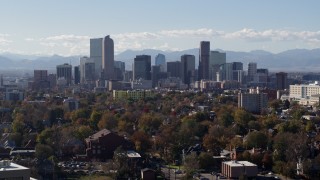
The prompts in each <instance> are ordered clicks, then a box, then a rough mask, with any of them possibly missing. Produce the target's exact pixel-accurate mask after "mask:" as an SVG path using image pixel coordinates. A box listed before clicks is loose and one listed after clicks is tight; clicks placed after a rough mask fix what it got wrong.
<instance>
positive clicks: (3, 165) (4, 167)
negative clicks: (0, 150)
mask: <svg viewBox="0 0 320 180" xmlns="http://www.w3.org/2000/svg"><path fill="white" fill-rule="evenodd" d="M28 169H29V168H27V167H24V166H21V165H19V164H15V163H12V162H11V161H7V160H4V161H0V174H1V172H3V171H17V170H28Z"/></svg>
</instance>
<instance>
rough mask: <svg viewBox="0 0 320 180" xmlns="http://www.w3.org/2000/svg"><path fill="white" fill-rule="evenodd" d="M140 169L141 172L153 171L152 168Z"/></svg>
mask: <svg viewBox="0 0 320 180" xmlns="http://www.w3.org/2000/svg"><path fill="white" fill-rule="evenodd" d="M141 171H142V172H145V171H152V172H154V170H153V169H150V168H144V169H141Z"/></svg>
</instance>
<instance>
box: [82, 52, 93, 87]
mask: <svg viewBox="0 0 320 180" xmlns="http://www.w3.org/2000/svg"><path fill="white" fill-rule="evenodd" d="M94 72H95V63H94V60H93V59H91V58H89V57H86V56H84V57H80V82H81V83H85V82H88V81H94V79H95V73H94Z"/></svg>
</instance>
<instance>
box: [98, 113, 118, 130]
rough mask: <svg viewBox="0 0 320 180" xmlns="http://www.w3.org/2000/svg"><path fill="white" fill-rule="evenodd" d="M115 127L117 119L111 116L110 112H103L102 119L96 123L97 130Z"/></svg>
mask: <svg viewBox="0 0 320 180" xmlns="http://www.w3.org/2000/svg"><path fill="white" fill-rule="evenodd" d="M117 125H118V122H117V119H116V118H115V117H114V116H113V114H112V113H111V112H105V113H103V115H102V118H101V120H100V121H99V123H98V128H99V129H104V128H107V129H114V128H115V127H117Z"/></svg>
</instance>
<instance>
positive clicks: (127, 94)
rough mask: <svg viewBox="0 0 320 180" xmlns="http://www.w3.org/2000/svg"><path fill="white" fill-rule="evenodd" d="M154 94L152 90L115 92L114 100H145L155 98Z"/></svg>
mask: <svg viewBox="0 0 320 180" xmlns="http://www.w3.org/2000/svg"><path fill="white" fill-rule="evenodd" d="M153 96H154V92H153V91H150V90H133V91H129V90H128V91H122V90H119V91H117V90H113V99H144V98H148V97H153Z"/></svg>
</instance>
